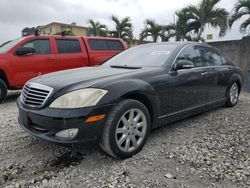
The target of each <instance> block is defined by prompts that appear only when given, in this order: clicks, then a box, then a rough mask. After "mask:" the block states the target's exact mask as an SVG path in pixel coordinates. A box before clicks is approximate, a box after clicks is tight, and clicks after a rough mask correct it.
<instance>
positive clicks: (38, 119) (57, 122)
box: [17, 99, 114, 144]
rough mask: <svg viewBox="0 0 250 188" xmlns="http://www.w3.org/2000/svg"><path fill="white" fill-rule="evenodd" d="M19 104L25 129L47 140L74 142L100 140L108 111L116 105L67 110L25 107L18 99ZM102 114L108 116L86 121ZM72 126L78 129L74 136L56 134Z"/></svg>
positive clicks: (22, 125) (20, 115)
mask: <svg viewBox="0 0 250 188" xmlns="http://www.w3.org/2000/svg"><path fill="white" fill-rule="evenodd" d="M17 106H18V109H19V117H18V121H19V124H20V125H21V127H22V128H23V130H24V131H26V132H28V133H30V134H31V135H34V136H36V137H39V138H41V139H44V140H47V141H51V142H56V143H62V144H74V143H82V142H90V141H98V140H99V139H100V136H101V134H102V130H103V127H104V126H105V122H106V118H107V116H108V113H109V111H110V110H111V108H112V107H113V106H114V105H105V106H96V107H89V108H82V109H67V110H66V109H60V110H59V109H51V108H44V109H40V110H34V109H28V108H25V107H24V106H23V105H22V103H21V102H20V99H18V100H17ZM100 114H105V115H106V117H105V118H104V119H102V120H100V121H97V122H93V123H85V121H86V119H87V118H88V117H91V116H95V115H100ZM71 128H77V129H78V133H77V135H76V136H75V137H74V138H67V139H66V138H61V137H57V136H56V133H57V132H59V131H62V130H66V129H71Z"/></svg>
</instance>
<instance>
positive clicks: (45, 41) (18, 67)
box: [10, 38, 55, 88]
mask: <svg viewBox="0 0 250 188" xmlns="http://www.w3.org/2000/svg"><path fill="white" fill-rule="evenodd" d="M21 46H25V47H31V48H34V49H35V53H34V54H27V55H16V54H15V52H14V53H12V54H11V57H10V64H11V65H12V66H13V72H14V79H15V82H16V86H17V88H21V87H22V86H23V85H24V84H25V82H27V81H28V80H30V79H32V78H34V77H36V76H38V75H42V74H46V73H47V72H48V65H49V64H51V63H53V62H54V61H55V54H53V53H52V48H51V41H50V39H49V38H37V39H32V40H29V41H27V42H25V43H24V44H22V45H21ZM18 47H19V46H18Z"/></svg>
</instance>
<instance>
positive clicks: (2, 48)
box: [0, 38, 23, 53]
mask: <svg viewBox="0 0 250 188" xmlns="http://www.w3.org/2000/svg"><path fill="white" fill-rule="evenodd" d="M21 40H23V38H18V39H15V40H11V41H7V42H5V43H3V44H1V45H0V53H5V52H7V51H8V50H9V49H11V48H12V47H13V46H15V45H16V44H17V43H19V42H20V41H21Z"/></svg>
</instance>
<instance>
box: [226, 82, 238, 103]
mask: <svg viewBox="0 0 250 188" xmlns="http://www.w3.org/2000/svg"><path fill="white" fill-rule="evenodd" d="M239 94H240V89H239V85H238V84H237V83H236V82H233V83H232V84H231V86H230V88H229V90H228V95H227V96H228V97H227V102H226V106H227V107H234V106H235V105H236V104H237V103H238V100H239Z"/></svg>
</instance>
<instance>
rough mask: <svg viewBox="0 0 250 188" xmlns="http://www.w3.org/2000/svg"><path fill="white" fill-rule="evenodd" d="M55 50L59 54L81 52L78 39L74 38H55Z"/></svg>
mask: <svg viewBox="0 0 250 188" xmlns="http://www.w3.org/2000/svg"><path fill="white" fill-rule="evenodd" d="M56 45H57V50H58V53H59V54H68V53H70V54H72V53H81V51H82V50H81V46H80V42H79V40H75V39H56Z"/></svg>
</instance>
